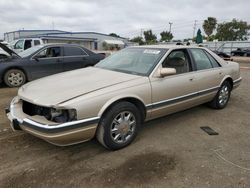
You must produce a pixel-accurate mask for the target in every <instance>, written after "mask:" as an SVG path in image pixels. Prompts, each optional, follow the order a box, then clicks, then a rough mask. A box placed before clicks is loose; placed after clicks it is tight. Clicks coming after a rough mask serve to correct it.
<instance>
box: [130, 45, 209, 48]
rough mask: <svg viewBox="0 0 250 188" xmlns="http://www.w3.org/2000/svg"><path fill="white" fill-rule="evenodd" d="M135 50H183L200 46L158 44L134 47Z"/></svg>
mask: <svg viewBox="0 0 250 188" xmlns="http://www.w3.org/2000/svg"><path fill="white" fill-rule="evenodd" d="M134 47H136V48H155V49H183V48H202V49H204V47H200V46H194V45H190V46H186V45H165V44H159V45H142V46H134Z"/></svg>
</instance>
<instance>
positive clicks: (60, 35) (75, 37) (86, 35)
mask: <svg viewBox="0 0 250 188" xmlns="http://www.w3.org/2000/svg"><path fill="white" fill-rule="evenodd" d="M22 38H40V39H42V40H43V41H44V43H76V44H80V45H83V46H84V47H86V48H89V49H91V50H119V49H122V48H124V47H127V46H132V45H136V44H135V43H131V42H129V40H128V39H127V38H123V37H114V36H110V35H107V34H102V33H96V32H67V31H61V30H18V31H12V32H7V33H4V40H5V41H7V42H9V43H11V42H12V41H15V40H19V39H22Z"/></svg>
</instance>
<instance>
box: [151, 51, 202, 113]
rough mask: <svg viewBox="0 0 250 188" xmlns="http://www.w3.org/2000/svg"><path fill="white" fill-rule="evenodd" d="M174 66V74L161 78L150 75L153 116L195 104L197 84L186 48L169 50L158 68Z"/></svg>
mask: <svg viewBox="0 0 250 188" xmlns="http://www.w3.org/2000/svg"><path fill="white" fill-rule="evenodd" d="M161 67H163V68H175V69H176V74H175V75H170V76H166V77H163V78H159V77H154V76H153V77H151V78H150V82H151V86H152V104H150V105H148V108H151V109H152V111H151V112H152V113H151V115H152V116H153V117H160V116H163V115H166V114H170V113H173V112H176V111H180V110H183V109H186V108H189V107H191V106H194V105H196V104H197V103H196V97H197V96H196V93H197V92H198V91H199V86H198V85H197V83H196V77H195V73H194V71H193V65H192V61H191V58H190V55H189V53H188V51H187V50H186V49H177V50H173V51H171V52H170V54H169V55H168V56H167V58H166V59H165V60H164V61H163V63H162V65H161V66H160V67H159V68H161Z"/></svg>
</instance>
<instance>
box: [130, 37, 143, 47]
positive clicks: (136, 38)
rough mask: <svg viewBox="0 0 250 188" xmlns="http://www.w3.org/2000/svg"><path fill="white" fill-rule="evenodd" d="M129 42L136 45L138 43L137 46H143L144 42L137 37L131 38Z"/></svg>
mask: <svg viewBox="0 0 250 188" xmlns="http://www.w3.org/2000/svg"><path fill="white" fill-rule="evenodd" d="M130 41H131V42H136V43H138V44H139V45H143V44H145V43H144V41H143V38H142V37H139V36H138V37H134V38H132V39H131V40H130Z"/></svg>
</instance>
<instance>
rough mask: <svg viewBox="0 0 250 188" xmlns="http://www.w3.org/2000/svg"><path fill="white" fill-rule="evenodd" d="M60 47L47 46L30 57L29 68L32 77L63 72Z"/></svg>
mask: <svg viewBox="0 0 250 188" xmlns="http://www.w3.org/2000/svg"><path fill="white" fill-rule="evenodd" d="M62 62H63V56H62V47H60V46H49V47H45V48H43V49H42V50H40V51H39V52H38V53H37V54H36V55H34V56H33V57H32V58H31V62H30V66H29V70H30V72H31V76H32V79H37V78H41V77H44V76H48V75H52V74H56V73H59V72H63V63H62Z"/></svg>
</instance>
